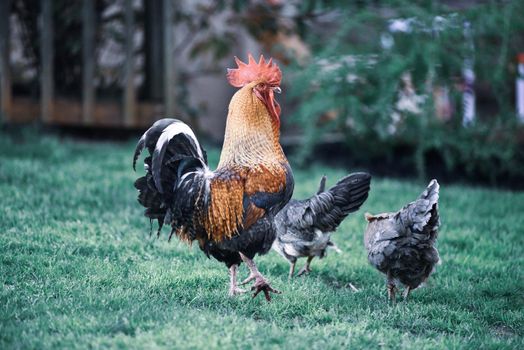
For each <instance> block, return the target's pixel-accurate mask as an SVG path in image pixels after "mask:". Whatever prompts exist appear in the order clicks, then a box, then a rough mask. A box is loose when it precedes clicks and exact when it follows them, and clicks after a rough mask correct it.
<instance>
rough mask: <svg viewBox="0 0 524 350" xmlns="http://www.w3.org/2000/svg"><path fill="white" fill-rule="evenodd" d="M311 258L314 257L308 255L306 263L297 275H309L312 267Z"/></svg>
mask: <svg viewBox="0 0 524 350" xmlns="http://www.w3.org/2000/svg"><path fill="white" fill-rule="evenodd" d="M311 260H313V257H312V256H308V258H307V261H306V265H304V267H303V268H301V269H300V271H298V274H297V276H302V275H307V274H309V273H310V272H311V268H310V267H309V265H310V264H311Z"/></svg>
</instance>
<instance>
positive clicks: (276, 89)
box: [273, 86, 282, 94]
mask: <svg viewBox="0 0 524 350" xmlns="http://www.w3.org/2000/svg"><path fill="white" fill-rule="evenodd" d="M273 91H274V92H276V93H277V94H280V93H281V92H282V89H281V88H280V86H277V87H274V88H273Z"/></svg>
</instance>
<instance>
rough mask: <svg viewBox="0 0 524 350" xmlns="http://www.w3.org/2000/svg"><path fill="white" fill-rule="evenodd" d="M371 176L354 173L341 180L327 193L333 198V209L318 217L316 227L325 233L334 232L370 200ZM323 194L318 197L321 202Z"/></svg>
mask: <svg viewBox="0 0 524 350" xmlns="http://www.w3.org/2000/svg"><path fill="white" fill-rule="evenodd" d="M370 183H371V175H369V174H368V173H354V174H350V175H348V176H346V177H344V178H342V179H340V180H339V181H338V182H337V183H336V184H335V186H333V187H331V188H330V189H329V190H328V191H327V193H329V194H330V195H331V196H332V197H333V203H334V206H333V209H332V210H330V211H329V212H326V213H324V215H318V216H317V218H318V222H316V223H315V226H317V227H318V228H320V229H321V230H322V231H324V232H328V231H334V230H335V229H336V228H337V227H338V226H339V225H340V223H341V222H342V221H343V220H344V219H345V218H346V216H348V214H350V213H352V212H355V211H357V210H358V209H359V208H360V206H361V205H362V204H363V203H364V202H365V201H366V199H367V198H368V193H369V189H370ZM322 197H323V196H322V194H320V195H318V198H319V200H321V199H322Z"/></svg>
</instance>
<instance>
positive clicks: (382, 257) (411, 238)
mask: <svg viewBox="0 0 524 350" xmlns="http://www.w3.org/2000/svg"><path fill="white" fill-rule="evenodd" d="M438 198H439V184H438V182H437V181H436V180H431V182H430V183H429V185H428V187H427V188H426V189H425V190H424V192H422V194H421V195H420V197H419V198H418V199H417V200H416V201H414V202H411V203H409V204H408V205H406V206H405V207H404V208H402V209H401V210H400V211H398V212H396V213H384V214H378V215H371V214H366V220H367V221H368V227H367V229H366V233H365V236H364V244H365V246H366V249H367V251H368V260H369V262H370V263H371V265H373V266H375V267H376V268H377V269H378V270H379V271H381V272H383V273H384V274H386V276H387V289H388V297H389V299H390V300H392V301H394V300H395V292H396V284H397V282H400V283H402V284H403V285H405V286H406V289H405V290H404V298H407V297H408V295H409V292H410V291H411V290H412V289H415V288H417V287H418V286H419V285H420V284H421V283H422V282H424V281H425V280H426V279H427V278H428V277H429V275H430V274H431V272H432V271H433V267H434V266H435V264H437V263H438V262H439V255H438V251H437V249H436V248H435V241H436V239H437V232H438V228H439V225H440V220H439V214H438Z"/></svg>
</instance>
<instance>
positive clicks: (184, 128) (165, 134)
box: [156, 121, 204, 159]
mask: <svg viewBox="0 0 524 350" xmlns="http://www.w3.org/2000/svg"><path fill="white" fill-rule="evenodd" d="M178 134H185V135H187V136H189V137H190V138H191V139H192V140H193V142H195V145H196V146H197V151H198V155H199V156H200V158H202V159H203V158H204V155H203V154H202V150H201V148H200V143H199V142H198V140H197V138H196V136H195V133H194V132H193V130H191V128H190V127H189V126H188V125H187V124H186V123H183V122H181V121H176V122H174V123H172V124H170V125H169V126H168V127H167V128H165V129H164V131H162V135H160V137H159V138H158V141H157V143H156V150H157V151H159V150H160V149H161V148H162V145H163V144H164V143H166V142H169V141H170V140H171V139H172V138H173V137H175V136H176V135H178Z"/></svg>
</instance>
